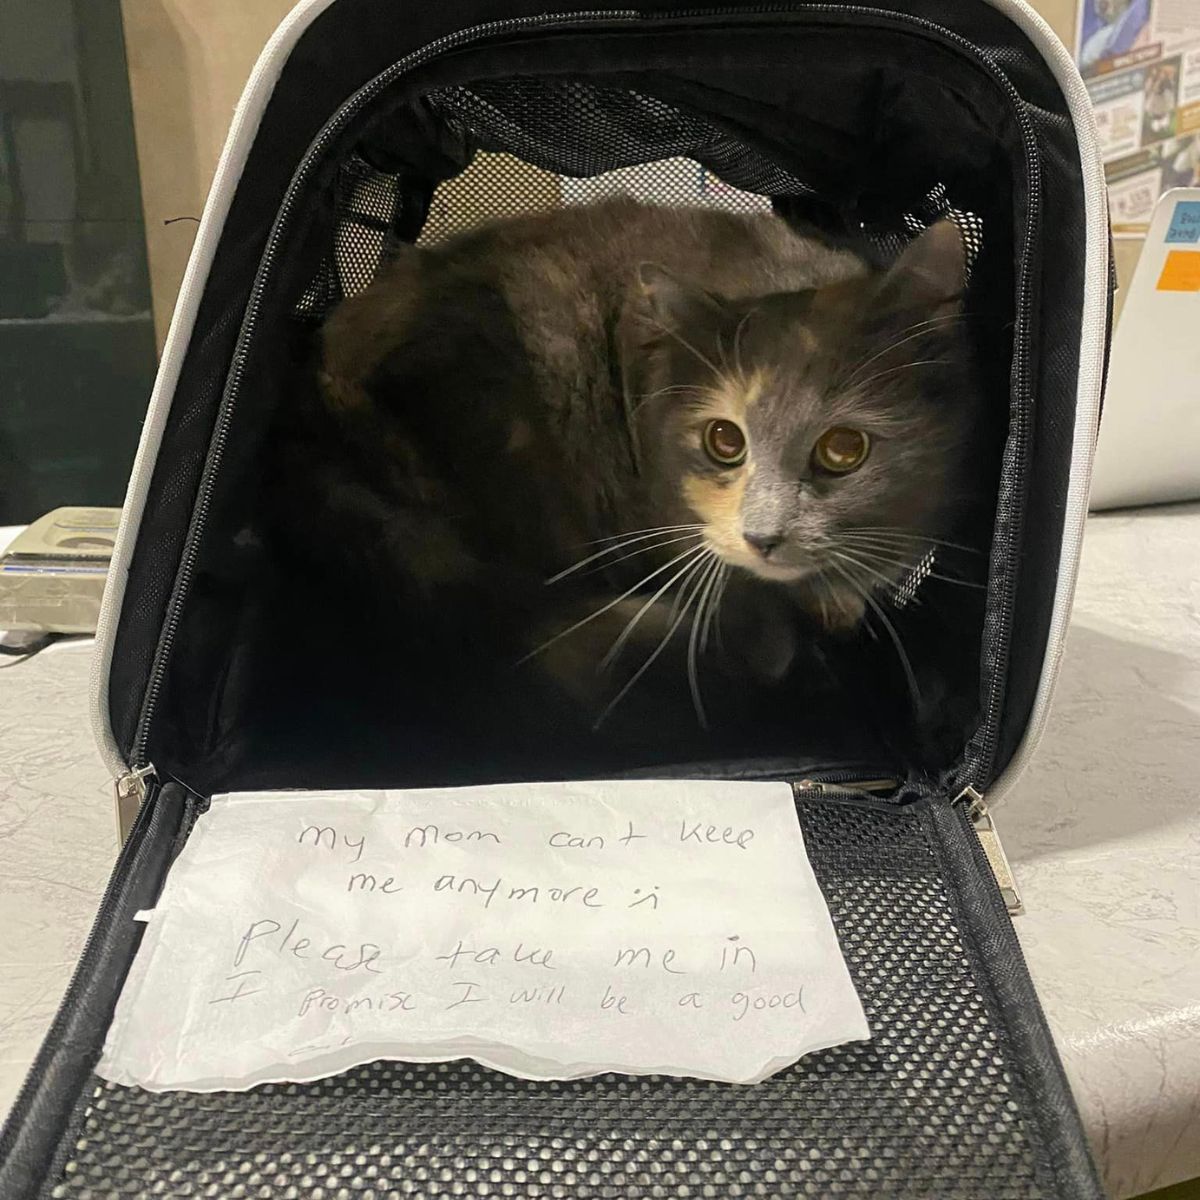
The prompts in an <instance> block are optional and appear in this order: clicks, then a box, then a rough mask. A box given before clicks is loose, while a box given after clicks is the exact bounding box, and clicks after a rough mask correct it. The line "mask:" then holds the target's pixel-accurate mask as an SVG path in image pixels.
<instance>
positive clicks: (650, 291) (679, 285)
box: [637, 262, 725, 330]
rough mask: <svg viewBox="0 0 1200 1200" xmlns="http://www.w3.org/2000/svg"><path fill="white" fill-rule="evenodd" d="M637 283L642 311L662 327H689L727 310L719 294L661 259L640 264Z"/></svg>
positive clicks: (673, 328) (672, 328)
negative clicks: (671, 269) (661, 264)
mask: <svg viewBox="0 0 1200 1200" xmlns="http://www.w3.org/2000/svg"><path fill="white" fill-rule="evenodd" d="M637 287H638V295H639V297H640V299H641V302H642V308H643V315H645V316H648V317H649V318H650V319H651V321H652V322H653V324H655V325H657V326H659V327H661V328H662V329H668V330H679V329H688V328H690V327H692V326H694V325H696V324H697V323H702V322H706V321H712V320H713V319H714V318H718V317H720V316H722V315H723V313H724V311H725V306H724V304H723V302H722V301H721V298H720V297H719V296H716V295H714V294H713V293H712V292H710V291H708V290H707V289H706V288H702V287H700V285H699V284H696V283H693V282H692V281H691V280H689V279H684V278H683V277H682V276H680V275H676V274H675V273H674V272H673V271H669V270H667V268H666V267H662V266H659V265H658V263H649V262H647V263H642V265H641V266H640V267H638V271H637Z"/></svg>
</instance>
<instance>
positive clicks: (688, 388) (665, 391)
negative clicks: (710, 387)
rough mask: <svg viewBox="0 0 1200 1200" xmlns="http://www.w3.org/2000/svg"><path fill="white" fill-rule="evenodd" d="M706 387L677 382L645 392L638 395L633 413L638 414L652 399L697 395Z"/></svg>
mask: <svg viewBox="0 0 1200 1200" xmlns="http://www.w3.org/2000/svg"><path fill="white" fill-rule="evenodd" d="M704 390H705V389H704V388H701V387H697V386H695V385H694V384H690V383H676V384H672V385H671V386H669V387H662V388H659V389H658V390H657V391H654V392H644V393H642V395H640V396H639V397H638V401H637V403H636V404H635V405H634V406H633V415H634V416H636V415H637V414H638V413H639V412H641V411H642V407H643V405H646V404H649V403H650V401H651V400H658V399H660V398H661V397H663V396H688V395H697V394H701V393H703V392H704Z"/></svg>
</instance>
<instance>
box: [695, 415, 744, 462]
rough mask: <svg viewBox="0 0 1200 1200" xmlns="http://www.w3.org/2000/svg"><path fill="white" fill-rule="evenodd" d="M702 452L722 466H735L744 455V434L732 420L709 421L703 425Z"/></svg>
mask: <svg viewBox="0 0 1200 1200" xmlns="http://www.w3.org/2000/svg"><path fill="white" fill-rule="evenodd" d="M704 452H705V453H706V454H707V455H708V457H709V458H711V459H712V460H713V462H715V463H719V464H720V465H721V466H723V467H736V466H737V465H738V463H740V462H742V460H743V459H744V458H745V457H746V435H745V434H744V433H743V432H742V430H741V427H740V426H739V425H736V424H735V423H734V422H733V421H709V423H708V424H707V425H705V427H704Z"/></svg>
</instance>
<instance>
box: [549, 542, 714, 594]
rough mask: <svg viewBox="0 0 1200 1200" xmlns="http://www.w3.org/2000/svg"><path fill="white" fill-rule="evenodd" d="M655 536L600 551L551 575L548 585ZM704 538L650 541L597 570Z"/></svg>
mask: <svg viewBox="0 0 1200 1200" xmlns="http://www.w3.org/2000/svg"><path fill="white" fill-rule="evenodd" d="M653 536H655V535H652V534H648V535H646V536H645V537H638V538H631V539H630V540H629V541H627V542H618V543H617V544H616V545H615V546H609V547H608V549H606V550H600V551H598V552H597V553H595V554H590V555H588V557H587V558H585V559H583V560H581V561H580V562H577V563H575V564H574V566H570V567H568V568H567V569H566V570H565V571H559V573H558V574H557V575H551V576H550V578H549V579H547V580H546V583H547V585H549V584H552V583H558V582H559V581H560V580H563V579H566V578H567V576H568V575H574V574H575V572H576V571H579V570H582V568H584V567H586V566H587V565H588V563H592V562H595V561H596V560H597V559H601V558H606V556H607V555H609V554H616V553H617V552H618V551H619V550H625V549H626V548H627V547H629V546H631V545H633V544H634V543H635V542H646V541H649V540H650V538H651V537H653ZM703 536H704V535H703V534H702V533H699V532H696V533H684V534H681V535H679V536H678V537H671V538H665V539H662V540H659V541H650V544H649V545H646V546H639V547H638V548H637V549H636V550H630V551H629V553H628V554H622V555H620V556H619V557H618V558H610V559H607V560H606V561H605V562H603V563H601V564H600V566H599V567H597V568H596V570H604V569H605V568H607V567H612V566H615V565H616V564H617V563H619V562H624V561H625V560H626V559H628V558H635V557H636V556H637V555H639V554H649V553H650V551H651V550H660V549H662V548H663V547H664V546H674V545H677V544H678V543H679V542H689V541H695V540H696V539H697V538H700V537H703ZM588 574H591V572H588Z"/></svg>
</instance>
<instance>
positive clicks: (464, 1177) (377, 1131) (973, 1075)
mask: <svg viewBox="0 0 1200 1200" xmlns="http://www.w3.org/2000/svg"><path fill="white" fill-rule="evenodd" d="M800 816H801V821H802V824H803V826H804V830H805V838H806V841H807V844H808V847H809V853H810V855H811V857H812V860H813V865H814V867H815V869H816V872H817V875H818V877H819V879H820V880H821V883H822V886H823V888H824V890H825V894H826V896H827V898H828V900H829V905H830V909H831V911H832V914H833V919H834V922H835V924H836V926H837V929H838V934H839V937H840V939H841V944H842V948H843V951H844V953H845V954H846V958H847V961H848V964H849V968H850V972H851V974H852V975H853V977H854V980H855V983H856V985H857V987H858V989H859V994H860V995H861V997H862V1000H863V1003H864V1006H865V1008H866V1011H867V1017H868V1020H869V1021H870V1024H871V1029H872V1033H873V1037H872V1039H871V1041H869V1042H865V1043H858V1044H853V1045H849V1046H844V1047H839V1048H837V1049H834V1050H827V1051H822V1052H820V1053H817V1054H813V1055H810V1056H809V1057H807V1058H805V1059H804V1060H803V1061H802V1062H801V1063H799V1064H798V1065H797V1066H795V1067H793V1068H791V1069H789V1070H787V1071H784V1072H783V1073H781V1074H779V1075H776V1076H775V1077H773V1078H772V1079H769V1080H767V1081H766V1082H764V1083H762V1084H759V1085H757V1086H753V1087H731V1086H726V1085H721V1084H713V1083H706V1082H700V1081H695V1080H670V1079H662V1078H647V1079H633V1078H626V1077H622V1076H605V1077H603V1078H600V1079H594V1080H585V1081H575V1082H567V1083H538V1084H534V1083H527V1082H523V1081H520V1080H516V1079H511V1078H509V1077H507V1076H504V1075H499V1074H496V1073H493V1072H490V1071H487V1070H484V1069H483V1068H480V1067H476V1066H473V1065H471V1064H466V1063H447V1064H441V1065H434V1066H415V1065H405V1064H400V1063H374V1064H371V1065H369V1066H365V1067H361V1068H358V1069H356V1070H353V1071H350V1072H348V1073H346V1074H344V1075H341V1076H338V1077H336V1078H332V1079H327V1080H324V1081H322V1082H319V1083H314V1084H304V1085H301V1084H288V1085H272V1086H267V1087H260V1088H257V1089H255V1090H254V1091H251V1092H247V1093H237V1094H233V1093H218V1094H212V1095H187V1094H182V1093H181V1094H173V1095H171V1094H168V1095H154V1094H151V1093H148V1092H142V1091H139V1090H136V1089H126V1088H119V1087H115V1086H113V1085H110V1084H105V1083H101V1082H99V1081H97V1082H96V1086H95V1087H94V1088H93V1089H92V1090H91V1093H90V1096H89V1097H88V1099H87V1100H86V1101H81V1102H80V1105H81V1108H82V1109H84V1112H83V1113H82V1118H83V1119H82V1124H81V1126H80V1128H79V1130H78V1133H77V1134H76V1141H75V1144H74V1148H73V1152H72V1154H71V1156H70V1157H69V1159H68V1161H67V1162H66V1165H65V1167H64V1169H63V1171H62V1173H61V1174H60V1176H59V1178H58V1180H57V1181H56V1182H54V1183H52V1184H50V1185H49V1186H48V1189H47V1192H46V1194H47V1195H49V1196H53V1197H62V1198H66V1197H79V1198H85V1197H86V1198H99V1197H106V1198H107V1197H142V1196H148V1195H155V1196H160V1195H161V1196H171V1197H176V1196H187V1197H201V1196H205V1197H209V1196H211V1197H220V1198H221V1200H231V1198H236V1197H242V1196H246V1197H262V1198H263V1200H283V1198H285V1197H297V1198H300V1197H303V1198H307V1197H327V1198H330V1200H332V1198H334V1197H337V1198H346V1200H351V1198H357V1197H364V1198H371V1200H383V1198H384V1197H388V1198H391V1197H403V1196H417V1197H429V1198H432V1197H438V1198H440V1197H450V1196H460V1197H462V1196H465V1197H516V1198H517V1200H535V1198H536V1200H543V1198H548V1197H570V1198H571V1200H602V1198H603V1200H649V1198H651V1197H659V1198H683V1197H689V1198H691V1197H715V1198H717V1200H736V1198H741V1197H779V1196H812V1197H829V1196H844V1195H862V1196H888V1197H929V1196H937V1197H940V1198H946V1197H963V1198H970V1200H978V1198H979V1197H983V1196H986V1197H988V1198H989V1200H1018V1198H1020V1200H1035V1198H1041V1197H1046V1196H1051V1195H1053V1194H1054V1193H1055V1187H1054V1182H1053V1180H1052V1179H1050V1178H1047V1176H1046V1174H1045V1173H1044V1172H1045V1168H1044V1166H1042V1165H1040V1164H1042V1163H1044V1161H1045V1157H1046V1156H1045V1152H1044V1149H1042V1148H1041V1147H1039V1145H1038V1140H1037V1133H1036V1131H1035V1130H1034V1129H1032V1128H1031V1127H1030V1126H1029V1125H1028V1124H1027V1123H1026V1121H1025V1120H1024V1119H1023V1117H1022V1115H1021V1114H1022V1113H1026V1114H1027V1113H1029V1112H1030V1111H1031V1106H1030V1104H1029V1101H1028V1097H1027V1096H1026V1095H1025V1094H1024V1092H1023V1090H1022V1088H1021V1087H1020V1084H1019V1082H1018V1081H1017V1079H1016V1078H1015V1077H1014V1075H1013V1073H1012V1071H1011V1070H1010V1065H1009V1063H1008V1060H1007V1057H1006V1052H1005V1050H1004V1048H1003V1046H1002V1044H1001V1042H1000V1040H999V1038H998V1035H997V1033H996V1030H995V1027H994V1025H993V1024H992V1020H991V1016H990V1009H989V1006H988V1004H987V1002H986V1000H985V997H984V995H983V993H982V992H981V991H980V988H979V985H978V983H977V982H976V980H975V979H974V978H973V975H972V970H971V965H970V963H969V961H968V958H967V955H966V953H965V951H964V947H963V944H962V941H961V939H960V935H959V931H958V928H957V926H956V922H955V916H954V908H953V904H952V901H951V898H950V896H949V894H948V891H947V888H946V885H945V884H944V882H943V881H942V879H941V878H940V876H939V873H938V870H937V866H936V860H935V857H934V854H933V851H932V848H931V846H930V844H929V841H928V840H927V835H926V833H925V832H924V829H923V826H922V824H921V823H920V820H919V818H918V816H917V815H916V814H915V813H914V812H913V811H912V810H907V811H905V810H894V811H881V810H878V809H875V808H867V807H854V806H850V805H841V804H831V803H807V802H806V803H804V804H802V805H801V806H800Z"/></svg>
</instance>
